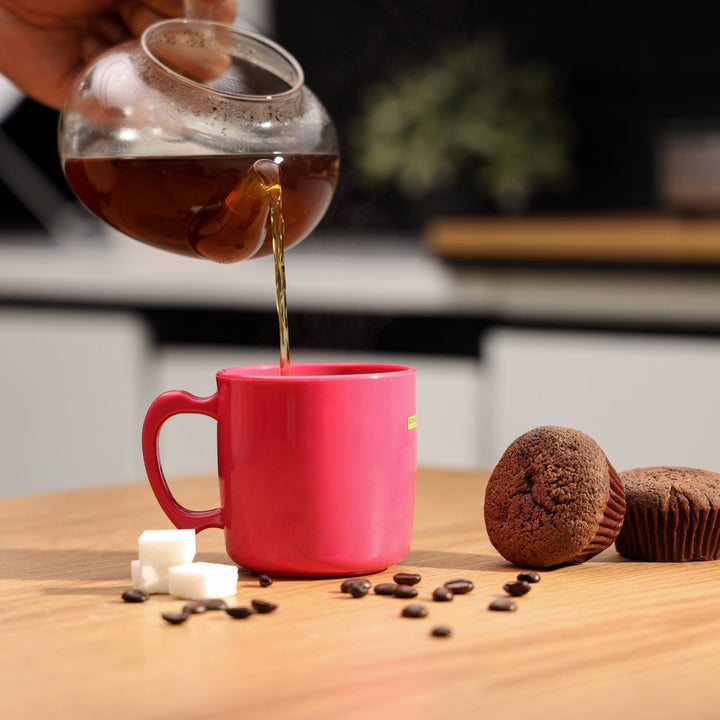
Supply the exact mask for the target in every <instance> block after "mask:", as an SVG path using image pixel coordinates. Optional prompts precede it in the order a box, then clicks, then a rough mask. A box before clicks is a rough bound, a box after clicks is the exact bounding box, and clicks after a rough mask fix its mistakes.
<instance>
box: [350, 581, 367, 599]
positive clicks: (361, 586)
mask: <svg viewBox="0 0 720 720" xmlns="http://www.w3.org/2000/svg"><path fill="white" fill-rule="evenodd" d="M369 590H370V584H369V583H365V582H363V581H362V580H355V581H353V582H350V583H348V585H347V588H346V590H345V592H346V593H348V594H349V595H352V596H353V597H354V598H361V597H365V595H367V594H368V591H369Z"/></svg>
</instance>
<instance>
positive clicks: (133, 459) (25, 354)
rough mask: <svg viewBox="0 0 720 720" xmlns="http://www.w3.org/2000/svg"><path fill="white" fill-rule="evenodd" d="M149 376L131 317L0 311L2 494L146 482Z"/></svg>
mask: <svg viewBox="0 0 720 720" xmlns="http://www.w3.org/2000/svg"><path fill="white" fill-rule="evenodd" d="M149 369H150V365H149V363H148V343H147V335H146V332H145V327H144V325H143V324H142V323H141V322H140V321H138V320H137V319H136V318H135V317H133V316H132V315H129V314H123V313H105V312H103V313H95V312H77V313H75V312H65V311H53V310H42V311H40V310H38V311H35V310H15V309H12V310H11V309H5V310H2V311H0V398H1V400H2V412H1V413H0V495H19V494H27V493H36V492H49V491H52V490H60V489H65V488H69V487H89V486H93V485H100V484H108V483H116V482H124V481H127V480H128V479H131V478H136V477H139V476H140V473H141V453H140V445H139V438H140V423H141V422H142V414H143V411H144V410H143V406H144V404H145V401H146V397H147V389H146V383H147V381H148V379H149V378H148V372H149Z"/></svg>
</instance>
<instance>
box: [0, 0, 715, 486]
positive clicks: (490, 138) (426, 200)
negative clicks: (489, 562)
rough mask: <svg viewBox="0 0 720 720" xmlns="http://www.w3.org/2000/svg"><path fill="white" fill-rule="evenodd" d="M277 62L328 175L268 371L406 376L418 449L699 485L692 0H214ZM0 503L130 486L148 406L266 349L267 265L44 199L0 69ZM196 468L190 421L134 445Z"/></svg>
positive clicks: (199, 430)
mask: <svg viewBox="0 0 720 720" xmlns="http://www.w3.org/2000/svg"><path fill="white" fill-rule="evenodd" d="M239 8H240V12H239V15H240V16H241V17H242V18H243V19H244V20H246V21H247V22H250V23H251V24H252V25H253V26H255V27H256V28H257V29H258V30H260V31H262V32H264V33H266V34H268V35H270V36H271V37H273V38H275V39H276V40H277V41H279V42H280V43H281V44H283V45H284V46H285V47H286V48H287V49H288V50H290V51H291V52H292V53H293V54H294V55H295V56H296V57H297V58H298V60H299V61H300V63H301V64H302V65H303V68H304V70H305V74H306V80H307V83H308V85H309V86H310V87H311V88H312V89H313V91H314V92H315V93H316V94H317V95H318V96H319V97H320V99H321V100H322V101H323V102H324V104H325V105H326V106H327V107H328V109H329V111H330V113H331V115H332V116H333V118H334V120H335V122H336V124H337V126H338V131H339V134H340V138H341V143H342V152H343V156H342V166H341V180H340V184H339V186H338V190H337V192H336V195H335V198H334V200H333V203H332V206H331V208H330V211H329V212H328V214H327V215H326V217H325V218H324V220H323V221H322V223H321V225H320V226H319V228H318V229H317V230H316V232H315V233H314V235H313V236H311V237H310V238H308V239H307V240H306V241H305V242H304V243H302V245H300V246H299V247H297V248H294V249H293V250H292V251H291V252H290V253H288V257H287V265H286V267H287V277H288V303H289V311H290V312H289V316H290V341H291V353H292V358H293V359H294V360H304V359H312V360H315V359H329V358H337V359H358V358H373V359H379V360H382V361H388V362H395V361H398V362H403V363H410V364H413V365H414V366H415V367H417V369H418V442H419V462H420V463H421V464H423V465H426V466H444V467H455V468H486V469H491V468H492V466H493V465H494V464H495V462H497V460H498V458H499V456H500V454H501V453H502V451H503V450H504V449H505V447H506V446H507V445H508V444H509V443H510V442H511V441H512V440H513V439H514V438H515V437H517V436H518V435H520V434H521V433H523V432H525V431H526V430H529V429H530V428H532V427H535V426H537V425H541V424H556V425H568V426H572V427H576V428H578V429H580V430H583V431H585V432H587V433H588V434H590V435H592V436H593V437H594V438H595V439H596V440H597V441H598V442H599V443H600V445H601V446H602V447H603V449H604V450H605V452H606V454H607V455H608V457H609V458H610V460H611V462H612V463H613V464H614V465H615V466H616V467H617V468H618V469H620V470H622V469H627V468H629V467H635V466H643V465H655V464H673V465H689V466H695V467H704V468H708V469H713V470H720V442H718V440H719V439H720V414H719V413H718V411H717V409H718V407H720V43H718V41H717V28H718V26H719V21H720V5H718V4H717V3H711V2H698V1H697V0H687V1H686V2H684V3H682V4H679V3H675V2H663V1H656V2H648V1H645V0H643V1H639V0H629V1H628V0H625V2H605V3H603V4H602V5H598V6H592V7H590V6H587V5H583V4H582V3H576V2H570V0H546V2H543V3H537V2H532V1H531V0H505V1H504V2H495V3H488V2H475V1H474V0H464V1H462V0H444V1H443V2H436V1H434V0H385V1H381V0H374V1H373V0H366V1H365V2H359V1H357V2H356V1H351V2H345V3H338V2H330V1H329V0H313V2H309V3H297V2H294V1H291V0H275V2H270V1H263V0H239ZM0 118H1V119H2V122H1V123H0V210H1V212H0V348H2V349H1V350H0V353H1V354H0V401H1V402H2V411H1V412H0V495H3V494H5V495H11V494H21V493H35V492H44V491H49V490H55V489H62V488H68V487H88V486H94V485H100V484H107V483H117V482H123V481H127V480H132V479H139V478H141V477H144V471H143V468H142V461H141V454H140V429H141V426H142V419H143V416H144V413H145V410H146V409H147V406H148V404H149V403H150V402H151V400H152V399H153V398H154V397H155V396H156V395H158V394H159V393H160V392H162V391H163V390H168V389H172V388H182V389H186V390H189V391H191V392H193V393H195V394H198V395H209V394H211V393H212V392H213V391H214V373H215V371H216V370H218V369H220V368H221V367H227V366H231V365H240V364H246V363H255V362H275V361H276V360H277V355H278V343H277V317H276V315H275V310H274V277H273V268H272V262H271V260H270V259H262V260H258V261H249V262H245V263H240V264H238V265H233V266H219V265H213V264H211V263H206V262H199V261H197V260H189V259H187V258H183V257H179V256H174V255H170V254H164V253H162V252H160V251H158V250H155V249H153V248H150V247H146V246H144V245H142V244H140V243H137V242H135V241H132V240H129V239H126V238H123V237H121V236H119V235H118V234H116V233H113V232H111V231H110V230H108V229H107V228H105V227H103V226H101V225H100V224H99V223H98V222H96V221H94V220H93V219H92V218H91V217H89V215H88V214H87V213H86V212H85V211H84V209H83V208H82V207H80V206H79V205H78V204H77V203H76V202H75V201H74V200H73V197H72V194H71V193H70V192H69V190H68V188H67V185H66V184H65V181H64V178H63V175H62V171H61V168H60V164H59V160H58V155H57V149H56V127H57V113H55V112H54V111H51V110H49V109H47V108H44V107H41V106H39V105H38V104H37V103H34V102H32V101H29V100H27V99H24V98H23V97H22V96H21V95H20V94H19V93H18V92H17V91H16V90H15V89H14V88H13V87H12V86H10V85H9V84H8V83H3V82H2V78H0ZM162 455H163V459H164V465H165V470H166V474H167V475H168V476H175V475H184V474H190V473H196V472H208V471H212V470H213V467H214V464H215V450H214V424H213V422H212V421H210V420H208V419H207V418H201V417H179V418H175V419H173V420H172V421H170V422H169V423H168V424H167V426H166V427H165V429H164V430H163V438H162Z"/></svg>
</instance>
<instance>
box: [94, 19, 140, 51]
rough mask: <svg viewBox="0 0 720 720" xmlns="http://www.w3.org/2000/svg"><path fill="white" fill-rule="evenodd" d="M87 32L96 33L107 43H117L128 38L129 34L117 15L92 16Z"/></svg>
mask: <svg viewBox="0 0 720 720" xmlns="http://www.w3.org/2000/svg"><path fill="white" fill-rule="evenodd" d="M88 34H90V35H96V36H97V37H99V38H102V39H103V40H107V41H108V42H109V43H112V44H117V43H120V42H123V41H124V40H129V39H130V37H131V35H130V33H129V32H128V29H127V27H126V25H125V23H124V22H123V21H122V20H121V19H120V17H119V16H114V15H101V16H99V17H97V18H94V19H93V21H92V24H91V26H90V28H89V31H88Z"/></svg>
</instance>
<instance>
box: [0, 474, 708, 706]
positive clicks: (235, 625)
mask: <svg viewBox="0 0 720 720" xmlns="http://www.w3.org/2000/svg"><path fill="white" fill-rule="evenodd" d="M484 480H485V476H484V475H481V474H473V473H460V472H444V471H431V470H425V471H422V472H421V473H420V475H419V478H418V503H417V517H416V529H415V535H414V543H413V548H412V550H411V552H410V554H409V555H408V557H407V558H406V559H405V560H404V561H403V562H402V563H401V565H400V566H399V567H401V568H402V569H403V570H412V571H417V572H419V573H421V574H422V576H423V580H422V582H421V584H420V585H419V586H418V587H419V589H420V595H419V600H420V601H421V602H422V603H424V604H425V605H426V607H427V608H428V609H429V616H428V617H427V618H423V619H409V618H402V617H400V611H401V609H402V607H403V606H404V605H406V604H407V603H408V601H406V600H399V599H396V598H388V597H381V596H377V595H373V594H370V595H368V596H366V597H364V598H359V599H355V598H352V597H350V596H349V595H344V594H342V593H340V591H339V587H340V581H339V580H313V581H308V580H306V581H299V580H276V581H275V582H274V583H273V584H272V585H271V586H270V587H268V588H261V587H260V586H259V584H258V582H257V579H256V577H255V576H252V575H246V576H241V578H240V581H239V584H238V602H239V603H241V602H242V603H247V602H248V601H249V600H250V599H251V598H255V597H261V598H267V599H269V600H272V601H274V602H276V603H277V604H278V609H277V611H276V612H275V613H273V614H271V615H256V616H253V617H250V618H249V619H246V620H233V619H231V618H230V617H228V616H227V615H226V614H225V613H211V614H206V615H198V616H194V617H192V618H190V620H189V621H188V622H187V623H185V624H184V625H178V626H171V625H168V624H166V623H165V622H164V621H163V620H162V619H161V617H160V613H161V612H162V611H165V610H177V609H179V608H180V607H181V605H182V601H179V600H177V599H173V598H170V597H169V596H152V597H151V599H150V600H149V601H148V602H146V603H143V604H138V605H131V604H127V603H124V602H122V600H121V599H120V594H121V592H122V591H123V590H124V589H125V588H127V587H128V586H129V569H130V561H131V560H132V559H133V558H134V557H136V554H137V542H136V541H137V536H138V535H139V534H140V532H141V531H142V530H144V529H148V528H156V527H168V526H169V525H168V523H167V521H166V520H165V518H164V516H163V515H162V514H161V512H160V510H159V509H158V508H157V506H156V504H155V501H154V499H153V498H152V496H151V494H150V491H149V488H148V487H146V485H145V484H133V485H128V486H124V487H113V488H109V489H108V488H103V489H97V490H88V491H79V492H70V493H63V494H57V495H47V496H39V497H24V498H13V499H6V500H3V501H1V502H0V548H1V552H2V563H1V564H0V593H1V597H2V599H1V600H0V660H1V662H2V665H1V669H2V670H1V673H0V693H1V694H0V702H1V703H2V705H0V707H1V708H2V710H1V711H0V716H1V717H3V718H7V719H8V720H18V719H22V718H32V719H33V720H36V719H37V718H44V717H52V718H55V719H57V718H72V719H73V720H78V719H81V718H93V720H101V719H103V718H128V719H132V720H139V719H142V718H163V719H164V718H168V719H169V718H183V719H184V718H193V719H194V718H209V719H212V720H222V719H224V718H233V719H239V718H244V719H246V718H281V719H282V720H285V719H295V718H308V719H309V718H313V719H317V718H331V717H338V718H343V719H347V718H350V719H351V720H354V719H355V718H371V719H373V720H376V719H380V720H384V719H385V718H393V717H408V718H423V719H428V720H442V719H443V718H473V719H475V718H523V719H525V718H603V719H604V718H606V717H608V716H609V717H619V718H625V717H628V718H633V720H637V719H638V718H654V719H657V718H688V717H693V718H701V719H704V718H715V717H719V716H720V707H719V703H718V699H717V698H718V680H717V677H718V672H719V671H720V592H719V590H720V573H719V571H720V564H718V563H717V562H706V563H702V562H701V563H692V564H651V563H636V562H629V561H625V560H622V559H621V558H619V557H618V555H617V554H616V553H615V551H614V549H612V548H611V549H609V550H607V551H605V552H604V553H603V554H601V555H600V556H598V557H597V558H595V559H594V560H592V561H591V562H588V563H586V564H584V565H581V566H577V567H571V568H564V569H560V570H556V571H553V572H544V573H542V579H541V582H540V583H539V584H537V585H535V586H534V587H533V589H532V591H531V592H530V593H529V594H528V595H526V596H525V597H522V598H519V599H518V601H517V604H518V610H517V612H514V613H501V612H491V611H489V610H488V609H487V606H488V603H489V602H490V601H491V600H492V599H494V598H495V597H497V596H498V595H502V594H503V593H502V585H503V583H505V582H507V581H509V580H512V579H513V578H514V577H515V574H516V572H517V570H516V569H515V568H513V567H511V566H510V565H508V564H507V563H506V562H504V561H503V560H502V558H500V557H499V556H498V555H497V554H496V553H495V551H494V550H493V548H492V547H491V546H490V544H489V542H488V539H487V536H486V534H485V530H484V524H483V520H482V504H483V492H484ZM173 485H174V487H175V492H176V493H177V494H178V496H179V497H180V499H181V500H182V501H184V502H186V503H187V504H188V505H191V506H193V507H200V506H202V505H204V506H210V505H212V504H214V503H215V500H216V498H217V488H216V484H215V482H214V480H212V479H211V478H190V479H187V480H183V481H174V482H173ZM198 551H199V555H198V558H199V559H204V560H212V561H227V558H226V556H225V555H224V552H223V546H222V535H221V533H220V532H219V531H215V530H212V531H206V532H204V533H201V534H200V535H199V536H198ZM397 570H398V567H393V568H388V569H387V570H386V571H385V572H383V573H380V574H378V575H376V576H374V577H373V581H374V582H378V581H382V580H389V579H390V578H391V577H392V575H393V573H394V572H396V571H397ZM455 577H467V578H469V579H471V580H473V582H474V583H475V590H474V591H473V592H472V593H470V594H468V595H462V596H456V597H455V598H454V600H453V601H452V602H449V603H433V602H432V601H431V600H430V594H431V592H432V590H433V589H434V588H435V587H437V586H438V585H441V584H442V583H443V582H444V581H445V580H448V579H451V578H455ZM438 624H447V625H449V626H451V627H452V629H453V635H452V636H450V637H447V638H436V637H432V636H431V635H430V630H431V628H432V627H433V626H435V625H438Z"/></svg>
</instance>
